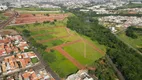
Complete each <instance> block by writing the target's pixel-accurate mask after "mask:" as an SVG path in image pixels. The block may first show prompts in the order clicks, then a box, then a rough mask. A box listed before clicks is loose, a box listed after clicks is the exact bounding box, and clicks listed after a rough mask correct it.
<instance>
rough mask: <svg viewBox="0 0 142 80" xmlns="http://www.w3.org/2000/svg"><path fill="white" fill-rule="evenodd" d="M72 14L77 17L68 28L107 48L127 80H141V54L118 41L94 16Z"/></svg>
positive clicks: (70, 22)
mask: <svg viewBox="0 0 142 80" xmlns="http://www.w3.org/2000/svg"><path fill="white" fill-rule="evenodd" d="M72 12H73V13H74V14H75V15H76V16H75V17H70V18H69V20H68V24H67V27H69V28H70V29H72V30H75V31H77V32H78V33H80V34H83V35H86V36H88V37H90V38H91V39H92V40H97V41H98V42H99V43H100V44H103V45H105V46H107V54H108V55H109V56H110V58H111V59H112V61H113V62H114V64H115V65H116V67H117V68H118V69H119V70H120V72H122V74H123V75H124V77H125V79H126V80H141V78H142V74H141V72H142V56H141V55H140V54H138V53H137V52H136V51H134V50H133V49H131V48H129V47H128V46H126V45H125V44H124V43H123V42H122V41H120V40H118V39H117V38H116V37H115V35H114V34H112V33H111V32H110V30H109V29H106V28H104V27H103V26H101V25H99V24H98V21H97V20H95V19H93V18H92V16H93V15H94V14H92V13H83V12H77V11H72ZM95 74H97V73H95ZM100 75H101V74H100ZM106 80H107V79H106Z"/></svg>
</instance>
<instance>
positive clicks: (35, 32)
mask: <svg viewBox="0 0 142 80" xmlns="http://www.w3.org/2000/svg"><path fill="white" fill-rule="evenodd" d="M67 21H68V19H65V20H63V21H56V20H55V21H54V24H51V22H43V23H41V24H40V23H38V24H37V23H34V24H28V25H19V26H9V27H7V28H11V29H15V30H17V31H19V32H20V33H22V34H23V35H24V36H25V37H27V38H28V40H29V42H30V43H31V44H32V46H34V47H35V48H36V49H37V50H38V51H39V52H40V53H41V55H42V57H43V59H44V60H45V61H46V62H47V63H48V64H49V65H50V66H51V68H52V69H53V70H54V71H55V72H56V73H58V74H59V76H60V77H66V76H67V75H69V74H71V73H74V72H75V71H77V68H76V67H75V66H74V65H73V64H72V63H71V62H70V61H69V60H67V59H66V58H65V57H64V56H62V55H61V53H59V52H57V51H54V50H51V51H50V52H45V49H46V48H50V47H54V46H56V45H60V44H63V43H67V42H71V41H75V40H78V39H80V38H82V39H85V40H87V41H90V42H91V43H93V44H95V45H96V46H97V47H98V48H100V49H102V50H104V51H106V50H105V47H104V46H102V45H100V44H99V43H98V42H97V41H94V42H93V41H92V40H91V39H90V38H88V37H86V36H83V35H79V34H78V33H77V32H75V31H72V30H69V32H68V31H66V28H65V27H62V26H66V25H67ZM56 26H59V27H60V26H61V27H60V28H57V27H56ZM69 33H70V34H72V35H73V36H70V37H64V38H61V39H56V40H53V41H49V42H48V41H47V42H43V43H42V42H41V41H42V40H49V39H53V38H58V37H63V36H67V35H69ZM38 42H39V43H38ZM82 45H84V43H82V42H81V43H76V44H73V45H70V46H66V47H64V49H65V50H66V51H67V52H69V54H71V56H73V57H74V58H75V59H77V60H78V61H79V62H80V63H82V64H84V65H87V66H90V65H91V64H92V63H93V62H94V61H95V60H98V59H99V58H101V57H102V56H103V55H102V54H100V53H98V52H97V51H96V50H94V49H93V47H92V46H90V45H89V44H87V43H86V52H87V53H86V57H87V58H84V56H83V53H84V51H83V49H84V47H83V46H82ZM76 47H77V48H78V50H77V48H76ZM73 52H75V53H76V55H75V54H74V53H73ZM85 59H86V60H85ZM81 60H82V61H81ZM56 65H58V66H56ZM67 65H68V67H66V66H67Z"/></svg>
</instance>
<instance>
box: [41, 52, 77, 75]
mask: <svg viewBox="0 0 142 80" xmlns="http://www.w3.org/2000/svg"><path fill="white" fill-rule="evenodd" d="M52 54H54V55H55V57H56V59H55V61H54V62H52V63H48V64H49V65H50V67H51V68H52V69H53V70H54V71H55V72H56V73H57V74H58V75H59V76H60V77H62V78H64V77H66V76H68V75H69V74H72V73H75V72H76V71H77V67H76V66H74V65H73V64H72V63H71V62H70V61H69V60H67V59H66V58H65V57H64V56H63V55H61V54H60V53H59V52H58V51H54V52H53V53H52ZM43 56H44V58H48V55H46V54H44V55H43ZM67 66H68V67H67Z"/></svg>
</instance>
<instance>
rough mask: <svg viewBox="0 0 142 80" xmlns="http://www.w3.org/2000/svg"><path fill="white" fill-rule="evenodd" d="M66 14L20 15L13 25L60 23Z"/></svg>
mask: <svg viewBox="0 0 142 80" xmlns="http://www.w3.org/2000/svg"><path fill="white" fill-rule="evenodd" d="M66 17H68V14H48V13H45V14H31V13H27V14H26V13H21V14H20V15H19V17H18V18H17V19H16V21H15V24H28V23H42V22H44V21H50V22H54V21H62V20H64V19H65V18H66Z"/></svg>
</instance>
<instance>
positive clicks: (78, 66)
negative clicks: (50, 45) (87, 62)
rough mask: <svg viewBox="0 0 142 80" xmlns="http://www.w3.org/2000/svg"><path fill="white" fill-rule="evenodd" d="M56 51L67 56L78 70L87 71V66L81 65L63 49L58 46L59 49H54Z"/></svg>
mask: <svg viewBox="0 0 142 80" xmlns="http://www.w3.org/2000/svg"><path fill="white" fill-rule="evenodd" d="M54 49H55V50H57V51H59V52H60V53H61V54H62V55H63V56H65V57H66V58H67V59H68V60H69V61H71V62H72V63H73V64H74V65H75V66H76V67H77V68H78V69H85V66H83V65H82V64H80V63H79V62H78V61H77V60H75V59H74V58H73V57H72V56H70V55H69V54H68V53H67V52H66V51H64V50H63V49H62V48H61V47H59V46H57V47H54Z"/></svg>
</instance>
